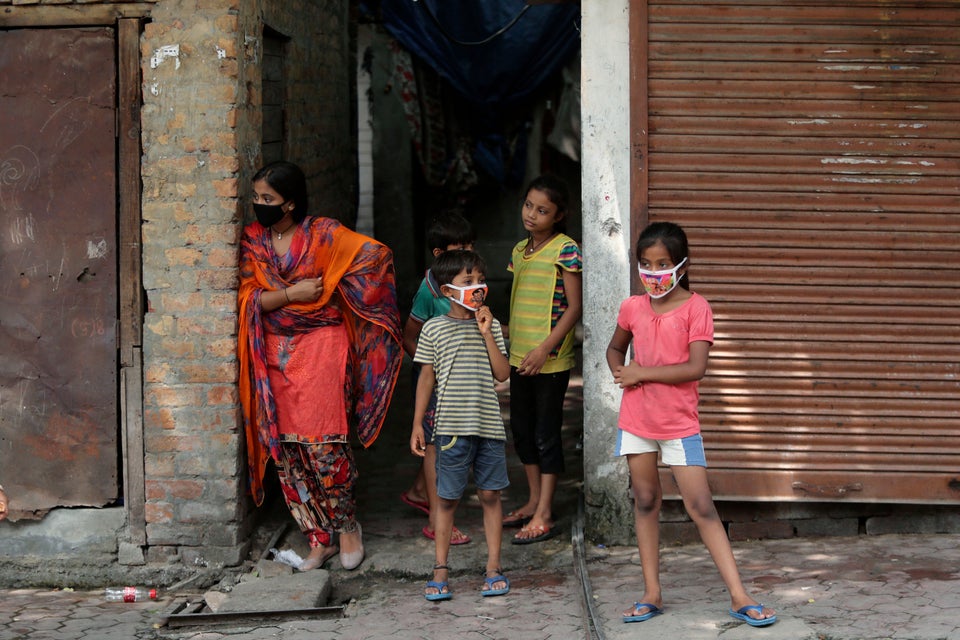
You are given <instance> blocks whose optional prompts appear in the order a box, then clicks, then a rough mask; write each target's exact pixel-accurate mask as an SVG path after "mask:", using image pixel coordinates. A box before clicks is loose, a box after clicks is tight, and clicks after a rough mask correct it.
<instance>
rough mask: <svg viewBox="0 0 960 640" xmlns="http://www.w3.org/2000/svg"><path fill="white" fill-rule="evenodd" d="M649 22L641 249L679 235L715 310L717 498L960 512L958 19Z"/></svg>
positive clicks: (765, 10)
mask: <svg viewBox="0 0 960 640" xmlns="http://www.w3.org/2000/svg"><path fill="white" fill-rule="evenodd" d="M631 12H632V15H631V40H632V45H633V47H632V48H633V61H632V68H633V74H632V75H633V78H634V81H633V86H632V96H633V103H632V110H633V114H632V128H633V133H632V143H633V149H634V168H635V174H634V178H633V179H634V184H633V202H634V203H635V211H634V215H635V225H634V227H635V229H634V234H636V233H639V231H640V229H642V227H643V226H644V225H645V224H646V223H647V222H648V221H655V220H671V221H674V222H677V223H679V224H681V225H682V226H683V227H684V228H685V229H686V231H687V233H688V236H689V239H690V242H691V266H690V277H691V284H692V288H693V289H694V290H696V291H698V292H699V293H701V294H703V295H704V296H705V297H706V298H707V299H708V300H709V301H710V302H711V304H712V306H713V309H714V314H715V321H716V342H715V345H714V347H713V349H712V350H711V363H710V367H709V371H708V376H707V378H705V380H704V381H703V383H702V385H701V422H702V427H703V432H704V439H705V442H706V444H707V449H708V462H709V463H710V467H711V471H710V478H711V485H712V486H713V488H714V491H715V494H716V497H718V498H721V499H737V500H744V499H757V500H784V499H786V500H835V499H844V500H853V501H864V502H869V501H884V502H913V503H926V504H935V503H950V502H956V501H957V500H958V499H960V384H958V373H960V339H958V337H960V104H958V98H960V3H958V2H904V1H899V2H898V1H889V2H879V1H872V2H866V1H863V0H847V1H845V2H844V3H842V4H836V3H834V2H832V1H831V2H826V1H823V2H802V3H801V2H793V3H789V2H777V1H774V0H753V1H750V2H744V1H735V0H728V1H719V2H710V3H706V4H705V3H699V2H697V3H694V2H683V1H676V2H669V1H668V2H656V3H653V2H650V3H646V4H644V3H642V2H641V3H637V4H636V5H635V6H632V8H631ZM640 30H645V31H640ZM634 237H635V236H634ZM664 479H665V480H666V479H667V476H666V475H665V476H664ZM669 486H671V485H669V484H667V485H665V487H669Z"/></svg>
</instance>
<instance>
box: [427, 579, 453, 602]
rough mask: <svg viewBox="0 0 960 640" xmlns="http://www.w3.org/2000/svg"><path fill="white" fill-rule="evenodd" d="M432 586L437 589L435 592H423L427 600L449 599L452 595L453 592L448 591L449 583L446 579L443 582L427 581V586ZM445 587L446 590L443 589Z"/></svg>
mask: <svg viewBox="0 0 960 640" xmlns="http://www.w3.org/2000/svg"><path fill="white" fill-rule="evenodd" d="M430 587H433V588H434V589H436V590H437V593H425V594H423V597H424V598H426V599H427V600H430V601H431V602H433V601H434V600H449V599H450V598H452V597H453V592H452V591H450V584H449V583H448V582H446V581H444V582H434V581H433V580H431V581H430V582H428V583H427V588H428V589H429V588H430ZM444 589H446V591H444Z"/></svg>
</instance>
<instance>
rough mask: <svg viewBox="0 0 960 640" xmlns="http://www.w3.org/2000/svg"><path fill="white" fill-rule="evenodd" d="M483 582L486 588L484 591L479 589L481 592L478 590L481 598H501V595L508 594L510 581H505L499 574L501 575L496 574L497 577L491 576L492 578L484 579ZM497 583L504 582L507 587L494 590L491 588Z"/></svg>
mask: <svg viewBox="0 0 960 640" xmlns="http://www.w3.org/2000/svg"><path fill="white" fill-rule="evenodd" d="M483 582H484V584H486V585H487V586H486V588H485V589H481V590H480V595H482V596H484V597H487V596H502V595H506V594H508V593H510V581H509V580H507V578H506V577H505V576H504V575H503V574H501V573H498V574H497V575H495V576H493V577H492V578H484V579H483ZM498 582H506V583H507V586H505V587H503V588H502V589H494V588H493V585H495V584H497V583H498Z"/></svg>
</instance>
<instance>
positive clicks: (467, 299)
mask: <svg viewBox="0 0 960 640" xmlns="http://www.w3.org/2000/svg"><path fill="white" fill-rule="evenodd" d="M447 286H448V287H450V288H451V289H456V290H457V291H459V292H460V298H459V299H457V298H450V299H451V300H453V301H454V302H456V303H457V304H458V305H460V306H461V307H463V308H464V309H469V310H470V311H476V310H477V309H479V308H480V307H482V306H483V300H484V298H486V297H487V285H485V284H474V285H470V286H469V287H458V286H457V285H455V284H448V285H447Z"/></svg>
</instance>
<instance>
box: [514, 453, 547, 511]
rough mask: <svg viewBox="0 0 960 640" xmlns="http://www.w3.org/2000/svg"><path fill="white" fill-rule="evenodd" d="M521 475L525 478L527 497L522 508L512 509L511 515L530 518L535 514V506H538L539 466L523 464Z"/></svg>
mask: <svg viewBox="0 0 960 640" xmlns="http://www.w3.org/2000/svg"><path fill="white" fill-rule="evenodd" d="M523 473H524V474H525V475H526V476H527V489H528V491H529V495H528V497H527V501H526V502H525V503H523V506H521V507H518V508H516V509H513V513H519V514H523V515H524V516H526V517H528V518H530V517H532V516H533V514H534V513H536V511H537V505H538V504H540V465H538V464H524V465H523Z"/></svg>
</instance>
